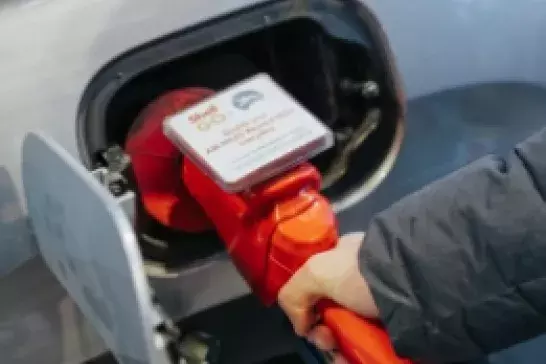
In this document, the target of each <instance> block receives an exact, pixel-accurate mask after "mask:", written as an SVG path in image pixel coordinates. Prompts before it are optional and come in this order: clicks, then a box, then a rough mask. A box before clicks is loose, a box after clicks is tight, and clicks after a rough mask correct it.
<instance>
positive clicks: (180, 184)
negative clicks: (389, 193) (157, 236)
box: [125, 88, 409, 364]
mask: <svg viewBox="0 0 546 364" xmlns="http://www.w3.org/2000/svg"><path fill="white" fill-rule="evenodd" d="M213 93H214V92H213V91H211V90H207V89H202V88H193V89H185V90H175V91H171V92H169V93H167V94H165V95H163V96H161V97H159V98H158V99H157V100H155V101H154V102H153V103H151V104H150V105H149V106H148V107H147V108H146V109H145V110H144V111H143V112H142V113H141V114H140V116H139V118H138V120H137V121H136V122H135V125H134V126H133V128H132V130H131V132H130V133H129V135H128V139H127V143H126V146H125V147H126V152H127V153H128V154H129V155H130V156H131V159H132V164H133V171H134V174H135V179H136V183H137V185H138V189H139V197H140V200H141V202H142V205H143V207H144V209H145V210H146V212H147V213H148V214H149V215H150V216H152V217H153V218H155V219H156V220H157V221H158V222H160V223H161V224H163V225H164V226H167V227H169V228H173V229H176V230H183V231H187V232H199V231H203V230H207V229H209V228H211V227H214V228H216V230H217V231H218V233H219V235H220V236H221V237H222V239H223V241H224V243H225V245H226V248H227V250H228V251H229V253H230V255H231V257H232V259H233V261H234V263H235V265H236V266H237V268H238V269H239V271H240V272H241V274H242V275H243V276H244V278H245V279H246V280H247V282H248V283H249V284H250V286H251V288H252V289H253V291H254V292H255V293H256V294H257V295H258V296H259V297H260V299H261V300H262V301H263V302H264V303H265V304H267V305H271V304H273V303H274V302H275V301H276V300H277V295H278V293H279V290H280V289H281V287H282V286H283V285H284V284H285V283H286V282H287V281H288V280H289V279H290V277H291V276H292V275H293V274H294V273H295V272H296V271H297V270H298V268H299V267H301V265H302V264H304V263H305V262H306V261H307V259H308V258H309V257H311V256H312V255H314V254H316V253H319V252H323V251H325V250H329V249H331V248H333V247H334V246H335V245H336V244H337V240H338V232H337V226H336V219H335V216H334V213H333V211H332V210H331V207H330V204H329V203H328V201H327V200H326V199H325V198H324V197H323V196H321V194H320V192H319V191H320V184H321V176H320V174H319V172H318V171H317V170H316V169H315V168H314V167H313V166H312V165H310V164H304V165H301V166H299V167H297V168H294V169H292V170H291V171H289V172H287V173H284V174H282V175H280V176H277V177H276V178H273V179H270V180H269V181H267V182H265V183H262V184H260V185H257V186H255V187H253V188H251V189H250V190H249V191H247V192H243V193H238V194H230V193H227V192H225V191H224V190H222V189H221V188H220V187H219V186H218V185H217V184H216V182H215V181H213V180H212V179H210V178H209V177H208V176H206V175H205V174H204V173H203V172H202V171H201V170H200V169H199V168H198V167H197V166H196V165H194V164H193V163H192V162H191V161H190V160H189V159H188V158H185V157H184V160H182V155H181V153H180V151H179V150H178V148H177V147H175V146H174V145H173V144H172V143H171V142H170V141H169V140H168V139H167V138H166V137H165V135H164V134H163V130H162V126H163V121H164V119H165V118H166V117H167V116H170V115H172V114H175V113H177V112H179V111H181V110H183V109H185V108H187V107H188V106H190V105H193V104H195V103H197V102H199V101H201V100H202V99H204V98H206V97H208V96H210V95H212V94H213ZM181 166H182V168H183V169H182V173H181V171H180V168H181ZM181 174H182V175H181ZM192 197H193V198H192ZM318 309H319V313H320V314H321V317H322V319H323V321H324V323H325V324H326V325H327V326H328V327H330V328H331V329H332V331H333V333H334V335H335V337H336V339H337V342H338V344H339V347H340V350H341V352H342V353H343V354H344V355H345V357H346V358H347V359H348V360H349V362H350V363H352V364H408V363H409V362H408V361H407V360H403V359H400V358H398V357H397V356H396V354H395V352H394V350H393V348H392V345H391V343H390V340H389V337H388V335H387V334H386V332H385V331H384V330H383V329H382V328H381V327H380V326H379V325H377V324H376V323H374V322H372V321H369V320H365V319H364V318H362V317H360V316H358V315H356V314H355V313H353V312H350V311H348V310H346V309H344V308H341V307H339V306H337V305H336V304H334V303H333V302H329V301H322V302H320V303H319V305H318Z"/></svg>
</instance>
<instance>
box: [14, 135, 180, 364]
mask: <svg viewBox="0 0 546 364" xmlns="http://www.w3.org/2000/svg"><path fill="white" fill-rule="evenodd" d="M22 160H23V168H22V172H23V184H24V192H25V195H26V200H27V205H28V214H29V217H30V221H31V224H32V227H33V229H34V232H35V234H36V240H37V243H38V246H39V249H40V252H41V254H42V256H43V259H44V261H45V263H46V264H47V265H48V267H49V268H50V269H51V271H52V272H53V273H54V274H55V276H56V277H57V279H58V280H59V282H60V283H61V284H62V285H63V286H64V287H65V288H66V290H67V291H68V293H69V295H70V296H71V297H72V298H73V299H74V300H75V301H76V303H77V304H78V306H79V308H80V309H81V310H82V312H83V313H84V315H85V316H86V317H87V319H88V320H90V322H91V323H92V324H93V325H94V327H95V329H96V330H97V332H98V333H99V335H100V336H101V337H102V338H103V339H104V341H105V343H106V345H107V346H108V347H109V348H110V350H111V351H112V352H113V354H114V355H115V356H116V359H117V360H118V362H119V363H121V364H137V363H142V364H150V363H152V364H168V363H179V362H184V361H180V359H181V355H182V354H183V339H182V338H181V337H180V336H179V335H178V332H177V328H176V327H175V326H174V325H173V324H172V323H171V321H170V319H169V318H167V316H166V315H165V314H163V313H162V309H161V307H160V306H159V305H157V304H156V303H155V302H154V298H153V297H154V296H153V292H152V290H151V289H150V287H149V286H148V281H147V278H146V275H145V273H144V270H143V264H142V258H141V254H140V252H139V249H138V245H137V240H136V237H135V234H134V233H133V227H132V224H131V217H132V214H133V212H132V211H133V202H134V195H133V193H131V192H129V193H127V194H124V195H122V196H120V197H117V198H116V197H114V196H112V195H111V194H110V193H109V192H108V190H107V189H105V188H104V187H103V184H102V182H104V181H105V180H106V179H107V178H108V176H107V171H105V170H97V171H93V172H89V171H88V170H86V169H85V168H84V167H83V166H82V165H81V164H80V163H79V162H78V161H76V160H75V159H74V158H73V157H72V156H70V155H69V154H68V153H67V152H66V151H65V150H64V149H63V148H62V147H60V146H59V145H58V144H57V143H56V142H55V141H53V140H52V139H50V138H48V137H46V136H43V135H40V134H34V133H30V134H28V135H27V136H26V138H25V140H24V144H23V159H22Z"/></svg>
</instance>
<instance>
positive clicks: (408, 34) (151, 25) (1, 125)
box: [0, 0, 546, 363]
mask: <svg viewBox="0 0 546 364" xmlns="http://www.w3.org/2000/svg"><path fill="white" fill-rule="evenodd" d="M325 1H335V0H325ZM301 2H302V4H304V3H305V1H303V0H302V1H301ZM257 3H259V1H254V0H215V1H214V2H213V3H212V2H205V1H202V0H184V1H180V0H155V1H146V0H87V1H83V0H79V1H74V0H11V1H9V2H5V3H3V4H2V5H0V34H1V36H0V65H1V66H0V80H1V82H0V137H1V138H2V139H1V140H0V274H1V275H2V276H1V278H0V295H1V296H2V297H3V299H2V303H1V306H0V307H1V309H0V352H2V353H3V357H4V358H5V357H6V356H7V358H8V359H9V360H8V361H7V362H10V363H35V362H40V363H77V362H81V361H83V360H85V359H87V358H90V357H92V356H94V355H96V354H98V353H100V352H101V351H103V350H104V344H103V343H102V341H101V339H100V338H98V337H97V335H96V334H95V333H94V331H93V330H92V329H90V328H89V325H88V324H87V323H86V322H85V320H84V319H82V317H81V315H80V313H79V310H78V309H77V308H76V307H75V306H74V305H73V303H72V301H71V300H70V299H69V298H68V297H67V295H66V293H65V292H64V291H63V289H62V288H60V287H59V286H58V284H57V283H56V282H55V281H54V279H52V277H51V274H50V273H49V272H48V270H47V269H46V268H45V266H44V265H43V263H41V260H40V258H39V257H36V248H35V246H34V243H33V237H32V232H31V231H30V230H29V228H28V225H27V223H26V218H25V212H24V211H25V208H24V199H23V197H22V196H23V190H22V182H21V146H22V141H23V138H24V136H25V134H26V133H27V132H28V131H30V130H42V131H44V132H46V133H47V134H48V135H50V136H51V137H52V138H54V139H55V140H56V141H57V142H59V143H60V144H61V145H62V146H63V148H65V149H66V150H67V151H68V152H69V153H70V154H72V155H73V156H75V157H78V152H77V150H78V149H77V145H76V132H75V126H76V122H75V118H76V113H77V109H78V105H79V102H80V98H81V95H82V92H83V90H84V89H85V87H86V86H87V84H88V82H89V81H90V79H91V78H92V77H93V75H94V74H95V73H96V72H97V71H98V70H99V69H100V68H101V67H103V66H104V65H105V64H106V63H107V62H109V61H110V60H111V59H113V58H115V57H116V56H118V55H119V54H121V53H123V52H125V51H127V50H129V49H131V48H133V47H136V46H139V45H141V44H142V43H145V42H148V41H151V40H153V39H156V38H158V37H161V36H163V35H165V34H168V33H171V32H174V31H177V30H180V29H183V28H186V27H188V26H191V25H194V24H196V23H199V22H201V21H204V20H206V19H210V18H212V17H215V16H219V15H222V14H225V13H228V12H232V11H235V10H238V9H241V8H244V7H246V6H250V5H254V4H257ZM364 3H365V4H366V5H368V6H369V7H370V9H371V10H372V11H373V12H374V13H375V14H376V16H377V17H378V20H379V21H380V23H381V24H382V25H383V27H384V31H385V33H386V35H387V38H388V40H389V42H390V46H391V49H392V51H393V54H394V56H395V59H396V62H397V65H398V68H399V71H400V74H401V77H402V81H403V83H404V86H405V92H406V96H407V97H408V99H409V100H410V106H411V101H412V100H414V99H418V98H419V99H421V98H423V97H425V96H426V95H429V94H432V93H435V92H438V91H441V90H445V89H452V88H456V87H462V86H468V85H474V84H482V83H492V82H493V83H494V82H503V81H508V82H522V83H528V84H534V85H542V86H544V85H546V67H544V64H546V47H543V46H542V45H544V44H546V2H544V1H539V0H520V1H518V2H513V1H509V0H443V1H438V0H415V1H411V2H408V1H404V0H365V1H364ZM410 112H411V107H410ZM382 207H383V206H382ZM349 213H350V211H347V212H345V213H344V214H343V215H347V214H349ZM343 215H342V217H343ZM342 225H343V224H342ZM347 226H351V228H354V224H347ZM362 228H365V226H363V227H362ZM211 264H212V265H213V266H214V267H213V269H217V271H215V272H216V273H214V274H216V275H217V276H222V277H224V279H226V281H225V282H223V283H222V285H221V286H222V289H221V290H220V289H219V290H214V289H212V290H210V289H209V290H208V291H207V292H202V294H201V295H200V296H199V297H197V298H195V299H190V302H189V303H188V302H182V301H181V302H172V303H171V304H172V305H173V306H180V307H184V310H186V311H187V313H188V314H189V313H193V312H197V311H199V310H201V309H203V308H205V307H207V306H208V305H210V304H212V303H215V302H216V303H217V302H221V301H222V299H223V298H227V297H229V296H230V295H235V296H236V295H239V294H244V293H245V287H244V285H243V284H242V282H241V280H240V278H238V276H237V274H236V273H235V272H234V269H233V267H232V266H231V264H230V263H229V262H228V261H227V260H226V259H221V260H219V261H218V262H216V264H215V262H212V263H211ZM218 267H220V268H218ZM188 274H189V275H190V277H188V279H187V280H188V281H192V282H194V283H193V284H194V285H198V284H197V283H195V280H194V279H193V277H194V276H192V275H191V274H195V272H190V273H188ZM32 277H38V278H37V281H38V282H41V283H40V284H39V285H38V284H37V283H36V282H35V281H34V280H33V279H32ZM190 278H191V279H190ZM192 289H193V288H192ZM28 295H32V300H29V298H28ZM4 296H7V297H8V298H4ZM180 299H181V300H182V298H180ZM177 309H178V308H175V309H174V310H177ZM181 315H182V316H183V315H184V314H183V313H182V314H181Z"/></svg>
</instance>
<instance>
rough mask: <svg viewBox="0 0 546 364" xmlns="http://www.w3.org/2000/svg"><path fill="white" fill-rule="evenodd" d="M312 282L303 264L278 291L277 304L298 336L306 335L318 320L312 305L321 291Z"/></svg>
mask: <svg viewBox="0 0 546 364" xmlns="http://www.w3.org/2000/svg"><path fill="white" fill-rule="evenodd" d="M314 282H315V281H314V280H313V279H312V278H311V277H310V273H309V270H308V269H307V268H306V267H305V266H304V267H303V268H302V269H300V270H299V271H297V272H296V274H294V275H293V276H292V278H291V279H290V280H289V281H288V283H287V284H286V285H285V286H284V287H283V288H282V289H281V291H280V292H279V297H278V301H279V305H280V306H281V308H282V309H283V311H284V312H285V313H286V315H287V316H288V318H289V319H290V322H292V326H294V331H295V332H296V334H298V335H300V336H305V335H307V333H308V332H309V330H311V328H312V327H313V326H314V325H315V324H316V323H317V321H318V317H317V315H316V313H315V311H314V306H315V304H316V303H317V301H318V299H319V297H320V296H321V294H322V293H321V291H320V287H319V286H317V285H316V284H315V283H314Z"/></svg>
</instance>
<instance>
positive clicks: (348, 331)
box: [268, 189, 410, 364]
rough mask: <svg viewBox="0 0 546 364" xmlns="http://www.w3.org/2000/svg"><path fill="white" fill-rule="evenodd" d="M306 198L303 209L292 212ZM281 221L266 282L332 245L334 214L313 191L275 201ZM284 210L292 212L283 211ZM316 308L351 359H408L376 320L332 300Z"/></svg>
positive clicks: (375, 363)
mask: <svg viewBox="0 0 546 364" xmlns="http://www.w3.org/2000/svg"><path fill="white" fill-rule="evenodd" d="M303 201H306V202H307V204H306V205H307V206H306V208H305V209H304V210H301V209H300V211H298V213H295V211H296V210H298V209H297V208H290V206H302V205H304V203H303ZM276 208H277V210H278V211H277V212H276V213H277V216H279V215H281V216H283V218H281V221H280V222H279V224H278V225H277V228H276V230H275V233H274V234H273V236H272V245H271V253H270V258H269V269H268V273H269V274H268V276H269V277H270V279H271V280H276V282H272V281H270V286H272V287H275V288H276V287H277V286H279V285H281V284H283V282H286V281H287V280H288V279H289V277H290V276H291V275H292V274H294V273H295V272H296V271H297V269H298V268H300V267H301V265H303V264H304V263H305V262H306V261H307V260H308V258H310V257H311V256H313V255H315V254H317V253H320V252H323V251H326V250H329V249H332V248H334V247H335V245H337V242H338V234H337V228H336V221H335V215H334V213H333V211H332V209H331V207H330V204H329V203H328V201H327V200H326V199H325V198H324V197H322V196H321V195H320V194H319V193H318V192H317V191H315V190H312V189H311V190H302V191H301V192H300V193H299V194H298V195H297V196H294V197H293V198H292V199H289V200H285V201H283V202H281V203H280V204H279V205H277V207H276ZM283 211H287V212H288V213H289V214H291V215H292V216H290V217H288V216H286V214H283V213H282V212H283ZM317 311H318V313H319V315H320V317H321V319H322V321H323V323H324V324H325V325H326V326H328V327H329V328H330V329H331V330H332V333H333V334H334V337H335V339H336V341H337V344H338V346H339V349H340V352H341V353H342V354H343V356H345V358H346V359H347V360H348V361H349V362H350V363H351V364H409V363H410V362H409V361H408V360H405V359H401V358H399V357H398V356H397V355H396V353H395V351H394V349H393V347H392V344H391V342H390V338H389V336H388V335H387V333H386V332H385V330H384V328H382V327H381V325H380V323H378V322H374V321H371V320H367V319H365V318H363V317H362V316H360V315H358V314H356V313H354V312H352V311H349V310H347V309H345V308H343V307H341V306H339V305H337V304H336V303H334V302H333V301H330V300H322V301H320V302H319V303H318V304H317Z"/></svg>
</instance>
